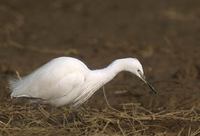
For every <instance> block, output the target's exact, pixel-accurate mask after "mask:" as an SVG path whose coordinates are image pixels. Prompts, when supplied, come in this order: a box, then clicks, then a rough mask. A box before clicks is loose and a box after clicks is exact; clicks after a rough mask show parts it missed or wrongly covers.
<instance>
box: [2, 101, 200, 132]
mask: <svg viewBox="0 0 200 136" xmlns="http://www.w3.org/2000/svg"><path fill="white" fill-rule="evenodd" d="M121 107H122V108H121V109H118V110H119V111H118V110H113V109H110V108H104V109H101V110H98V109H91V108H80V109H77V110H76V111H71V110H69V109H68V108H66V107H63V108H54V109H52V108H51V107H49V106H44V105H43V106H37V107H34V106H30V105H27V106H26V105H25V106H19V105H8V104H5V105H1V106H0V135H19V136H23V135H24V136H27V135H137V136H141V135H179V136H181V135H183V134H186V135H188V136H198V135H200V112H199V110H198V109H195V108H192V109H190V110H178V111H162V112H151V111H149V110H147V109H145V108H143V107H141V106H140V105H138V104H133V103H129V104H123V105H122V106H121ZM75 113H78V116H75V115H76V114H75ZM198 126H199V127H198Z"/></svg>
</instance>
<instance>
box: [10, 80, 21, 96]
mask: <svg viewBox="0 0 200 136" xmlns="http://www.w3.org/2000/svg"><path fill="white" fill-rule="evenodd" d="M8 83H9V89H10V92H11V95H10V96H11V98H13V97H21V96H20V92H21V91H22V89H23V88H22V81H21V80H20V79H10V80H9V81H8Z"/></svg>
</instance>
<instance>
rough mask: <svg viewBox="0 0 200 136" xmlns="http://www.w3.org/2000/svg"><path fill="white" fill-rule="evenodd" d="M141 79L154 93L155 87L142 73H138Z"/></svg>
mask: <svg viewBox="0 0 200 136" xmlns="http://www.w3.org/2000/svg"><path fill="white" fill-rule="evenodd" d="M140 76H141V78H142V80H143V81H144V82H145V83H146V84H147V85H148V87H149V88H150V89H151V91H152V92H153V93H154V94H157V91H156V90H155V88H154V87H153V86H152V85H151V84H150V83H149V82H148V81H147V80H146V78H145V76H144V75H140Z"/></svg>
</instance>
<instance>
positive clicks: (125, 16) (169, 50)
mask: <svg viewBox="0 0 200 136" xmlns="http://www.w3.org/2000/svg"><path fill="white" fill-rule="evenodd" d="M199 7H200V1H198V0H192V1H188V0H168V1H166V0H153V1H147V0H123V1H122V0H109V1H105V0H104V1H102V0H42V1H34V0H20V1H19V0H1V1H0V84H1V85H0V93H1V94H0V101H1V102H2V103H3V102H4V103H6V102H7V101H8V99H10V97H9V90H8V84H7V79H8V78H10V77H16V71H18V72H19V73H20V75H21V76H24V75H26V74H28V73H30V72H31V71H33V70H34V69H36V68H37V67H39V66H41V65H42V64H44V63H46V62H48V61H49V60H51V59H52V58H55V57H59V56H72V57H76V58H79V59H81V60H82V61H83V62H85V63H86V64H87V65H88V67H89V68H91V69H98V68H103V67H105V66H107V65H108V64H109V63H111V62H112V61H113V60H115V59H118V58H123V57H136V58H138V59H139V60H140V61H141V63H142V64H143V67H144V70H145V74H146V77H147V78H148V79H149V80H150V82H152V84H153V85H154V86H155V88H157V90H158V95H153V94H151V93H149V88H148V87H146V86H145V85H144V84H143V83H142V82H141V81H140V80H139V79H138V78H136V77H135V76H133V75H131V74H129V73H127V72H123V73H121V74H119V75H118V76H117V77H116V78H115V79H114V80H112V81H111V82H110V83H109V84H107V85H106V86H105V89H106V94H107V97H108V100H109V102H110V104H111V105H112V106H118V105H120V104H122V103H132V102H134V103H139V104H141V105H142V106H144V107H145V108H148V109H153V110H156V111H158V110H163V109H165V110H166V109H169V110H172V109H188V108H191V107H197V108H200V99H199V98H200V90H199V88H200V59H199V58H200V8H199ZM93 103H95V105H93ZM105 104H106V103H105V100H104V97H103V93H102V90H99V91H98V92H97V93H96V94H95V95H94V96H93V97H92V98H91V99H90V100H89V101H88V102H87V105H88V106H91V107H93V106H95V107H98V106H99V108H101V107H105Z"/></svg>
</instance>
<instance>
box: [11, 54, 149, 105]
mask: <svg viewBox="0 0 200 136" xmlns="http://www.w3.org/2000/svg"><path fill="white" fill-rule="evenodd" d="M121 71H129V72H131V73H133V74H135V75H137V76H138V77H140V78H141V79H142V80H143V81H145V82H146V80H145V79H144V76H143V69H142V65H141V64H140V62H139V61H138V60H137V59H135V58H125V59H118V60H115V61H114V62H113V63H111V64H110V65H109V66H108V67H106V68H103V69H99V70H90V69H89V68H88V67H87V66H86V65H85V64H84V63H83V62H81V61H80V60H78V59H75V58H71V57H59V58H55V59H53V60H51V61H50V62H48V63H46V64H45V65H43V66H41V67H40V68H38V69H36V70H35V71H34V72H32V73H31V74H29V75H27V76H25V77H23V78H22V79H15V80H10V82H9V83H10V89H11V91H12V93H11V98H13V97H28V98H39V99H42V100H43V101H45V102H47V103H50V104H52V105H54V106H63V105H67V104H68V105H71V106H78V105H80V104H82V103H84V102H85V101H86V100H87V99H88V98H90V96H92V94H94V92H95V91H96V90H98V89H99V88H100V87H102V86H103V85H104V84H106V83H107V82H109V81H110V80H111V79H113V78H114V77H115V75H116V74H117V73H119V72H121ZM147 83H148V82H147Z"/></svg>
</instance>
